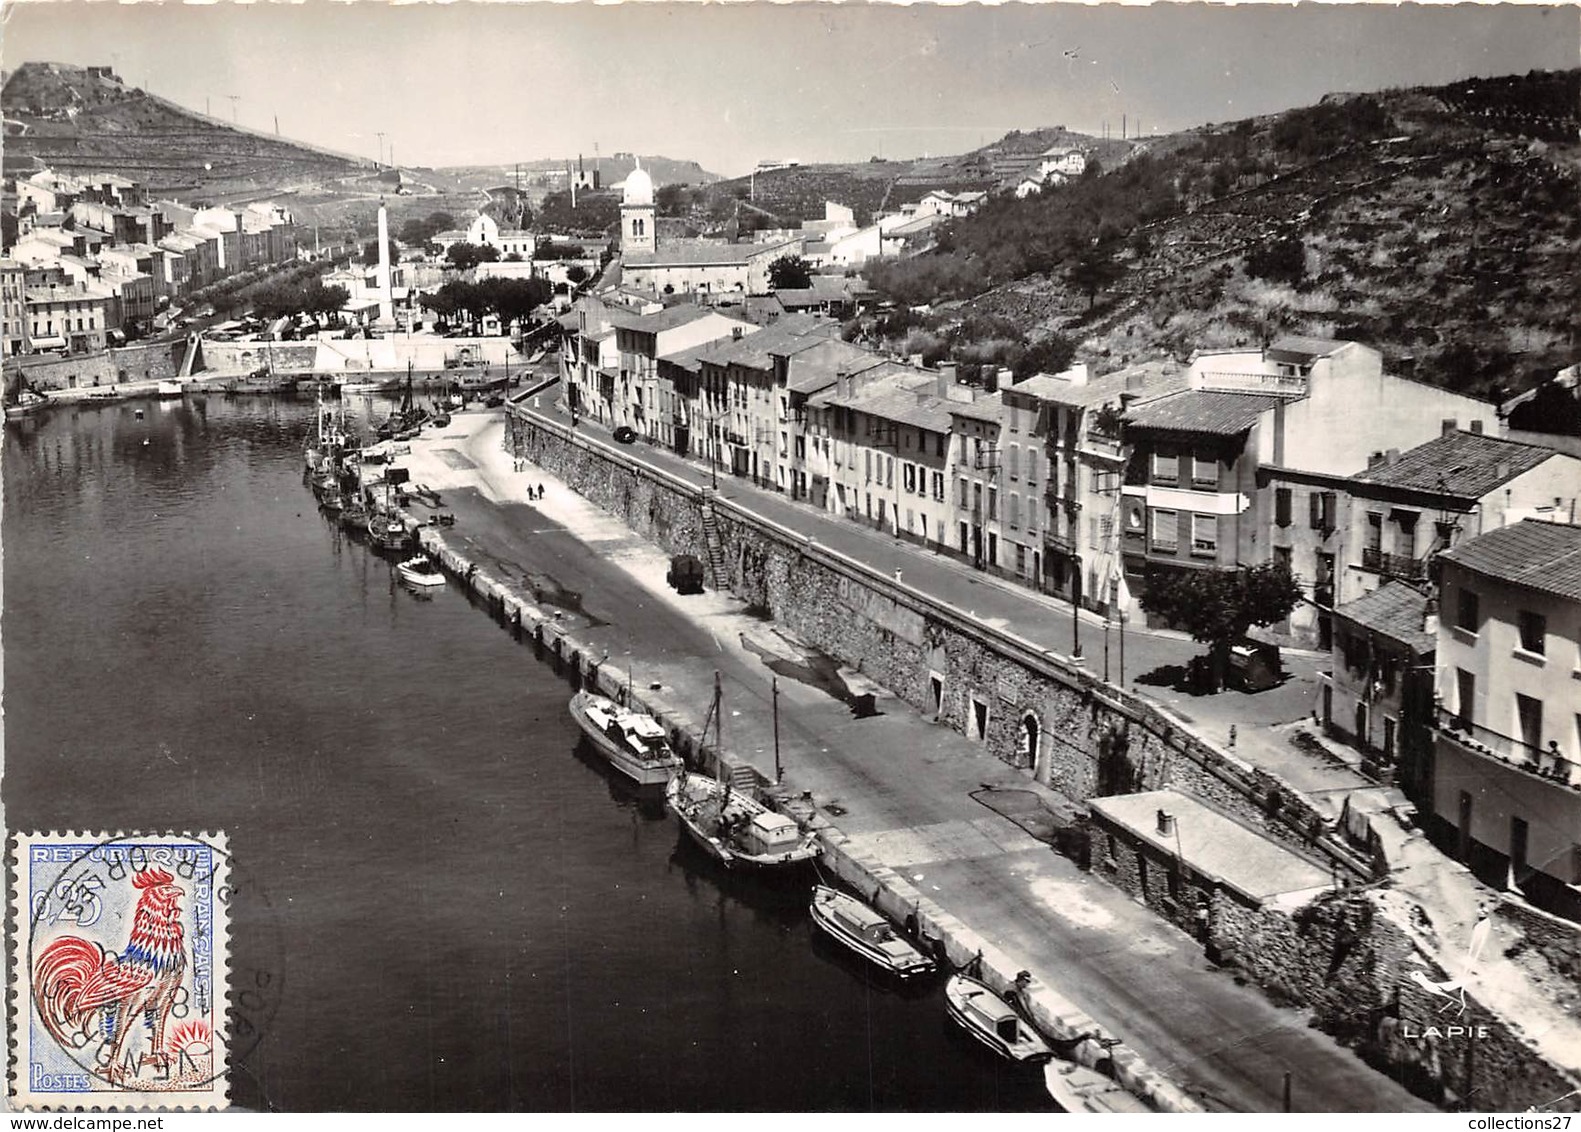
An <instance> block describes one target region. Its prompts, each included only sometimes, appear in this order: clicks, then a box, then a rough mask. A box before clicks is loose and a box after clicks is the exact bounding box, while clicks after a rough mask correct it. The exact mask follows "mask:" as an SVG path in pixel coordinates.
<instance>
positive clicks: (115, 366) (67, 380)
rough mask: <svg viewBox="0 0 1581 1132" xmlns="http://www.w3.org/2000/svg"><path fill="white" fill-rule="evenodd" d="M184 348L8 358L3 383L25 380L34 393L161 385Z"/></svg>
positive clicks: (164, 344)
mask: <svg viewBox="0 0 1581 1132" xmlns="http://www.w3.org/2000/svg"><path fill="white" fill-rule="evenodd" d="M186 348H187V344H186V342H185V341H181V342H159V343H150V344H149V345H146V346H122V347H119V348H112V349H108V350H103V351H101V352H99V353H97V354H80V355H74V356H72V357H66V358H59V359H50V360H46V361H33V360H29V361H28V362H26V363H19V362H18V360H17V359H14V358H7V359H6V366H5V371H6V383H7V384H8V385H9V384H10V383H11V382H13V381H16V380H17V379H18V378H19V377H24V378H26V379H27V380H28V382H29V383H31V384H32V385H33V386H34V388H37V389H91V388H93V387H95V386H99V387H103V388H108V387H109V386H112V385H118V384H120V383H121V382H127V381H164V380H167V379H169V378H173V377H175V376H176V370H177V368H178V367H180V365H181V358H182V356H183V355H184V354H185V352H186Z"/></svg>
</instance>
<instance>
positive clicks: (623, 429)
mask: <svg viewBox="0 0 1581 1132" xmlns="http://www.w3.org/2000/svg"><path fill="white" fill-rule="evenodd" d="M636 439H637V430H636V429H634V428H632V427H631V426H630V425H621V426H620V427H619V428H617V429H616V430H615V443H617V444H630V443H631V442H632V441H634V440H636Z"/></svg>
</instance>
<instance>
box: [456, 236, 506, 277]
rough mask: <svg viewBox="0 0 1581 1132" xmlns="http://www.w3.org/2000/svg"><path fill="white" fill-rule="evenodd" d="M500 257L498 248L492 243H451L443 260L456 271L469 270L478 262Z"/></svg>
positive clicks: (492, 260)
mask: <svg viewBox="0 0 1581 1132" xmlns="http://www.w3.org/2000/svg"><path fill="white" fill-rule="evenodd" d="M499 258H500V250H499V249H498V248H496V247H495V246H494V245H493V244H466V243H461V244H451V245H450V250H449V251H447V252H446V253H445V260H446V261H447V262H448V263H449V264H450V266H451V267H454V268H456V269H457V270H458V271H471V270H472V269H473V268H474V267H476V266H477V265H478V264H480V263H493V262H495V261H496V260H498V259H499Z"/></svg>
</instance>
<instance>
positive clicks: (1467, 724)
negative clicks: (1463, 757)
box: [1438, 705, 1581, 789]
mask: <svg viewBox="0 0 1581 1132" xmlns="http://www.w3.org/2000/svg"><path fill="white" fill-rule="evenodd" d="M1438 732H1439V735H1440V736H1441V737H1443V738H1445V739H1448V740H1451V741H1453V742H1454V743H1456V744H1457V745H1459V746H1460V747H1461V748H1462V749H1464V750H1468V751H1473V752H1475V753H1477V754H1479V755H1482V756H1483V757H1485V758H1490V759H1497V760H1498V761H1499V762H1502V763H1505V764H1506V765H1508V766H1512V767H1514V768H1515V769H1517V770H1523V771H1526V772H1527V773H1528V774H1532V775H1535V776H1536V777H1538V778H1545V779H1548V780H1549V781H1551V782H1556V783H1558V784H1559V785H1561V786H1573V787H1575V788H1576V789H1581V773H1578V769H1581V768H1578V767H1577V765H1576V763H1574V762H1573V761H1571V760H1570V759H1568V758H1566V757H1565V756H1564V755H1562V754H1561V753H1560V751H1559V744H1558V743H1556V742H1552V741H1550V742H1549V744H1548V748H1547V749H1546V750H1544V749H1542V748H1540V747H1534V746H1532V745H1531V744H1529V743H1526V742H1525V741H1523V740H1520V739H1516V738H1513V737H1512V736H1509V735H1505V734H1502V733H1500V732H1498V731H1495V730H1493V729H1492V728H1491V727H1485V726H1483V725H1482V724H1480V723H1473V722H1471V721H1470V720H1468V719H1465V718H1463V717H1461V716H1460V715H1458V714H1456V713H1455V712H1452V711H1450V710H1449V709H1448V708H1446V707H1444V706H1442V705H1440V706H1439V707H1438Z"/></svg>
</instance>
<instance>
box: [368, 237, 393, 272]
mask: <svg viewBox="0 0 1581 1132" xmlns="http://www.w3.org/2000/svg"><path fill="white" fill-rule="evenodd" d="M395 258H396V256H395V248H394V246H393V241H392V246H391V248H390V262H391V263H394V262H395ZM362 262H363V263H365V264H367V265H368V266H369V267H376V266H377V265H378V263H379V241H378V240H377V239H372V240H369V241H368V242H367V243H366V244H364V245H363V247H362Z"/></svg>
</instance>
